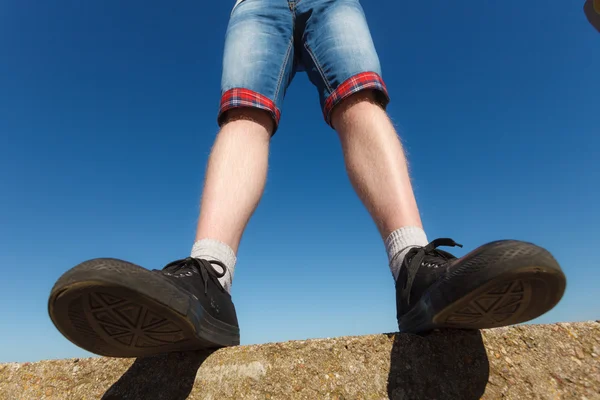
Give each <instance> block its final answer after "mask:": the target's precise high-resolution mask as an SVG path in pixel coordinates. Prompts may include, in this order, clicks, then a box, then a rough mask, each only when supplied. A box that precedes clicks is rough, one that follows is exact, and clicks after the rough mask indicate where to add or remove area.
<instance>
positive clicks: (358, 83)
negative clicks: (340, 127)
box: [323, 72, 390, 126]
mask: <svg viewBox="0 0 600 400" xmlns="http://www.w3.org/2000/svg"><path fill="white" fill-rule="evenodd" d="M366 89H374V90H375V91H376V92H377V93H378V95H377V100H378V102H379V103H380V105H381V106H382V107H383V108H384V109H385V107H386V106H387V104H388V103H389V102H390V97H389V94H388V91H387V87H386V86H385V83H384V82H383V79H382V78H381V76H379V74H377V73H376V72H361V73H360V74H356V75H354V76H351V77H350V78H348V79H346V80H345V81H344V82H342V84H340V85H339V86H338V87H337V89H335V90H334V91H333V92H332V93H331V94H330V95H329V97H328V98H327V100H326V101H325V106H324V107H323V117H324V118H325V122H327V124H329V126H331V112H332V110H333V109H334V108H335V106H336V105H338V104H339V103H341V102H342V101H343V100H344V99H346V98H347V97H349V96H351V95H353V94H354V93H358V92H360V91H362V90H366Z"/></svg>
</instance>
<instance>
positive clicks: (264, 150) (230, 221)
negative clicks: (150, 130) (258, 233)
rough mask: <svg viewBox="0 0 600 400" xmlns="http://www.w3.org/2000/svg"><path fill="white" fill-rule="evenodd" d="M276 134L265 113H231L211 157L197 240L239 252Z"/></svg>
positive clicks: (248, 111) (255, 204)
mask: <svg viewBox="0 0 600 400" xmlns="http://www.w3.org/2000/svg"><path fill="white" fill-rule="evenodd" d="M272 131H273V121H272V119H271V117H270V116H269V115H268V114H267V113H266V112H264V111H262V110H256V109H249V108H241V109H233V110H231V111H229V115H228V121H227V122H226V123H225V124H224V125H223V127H222V129H221V131H220V132H219V134H218V136H217V139H216V141H215V144H214V146H213V149H212V151H211V155H210V158H209V162H208V168H207V171H206V178H205V183H204V190H203V193H202V202H201V206H200V218H199V220H198V230H197V232H196V241H198V240H200V239H215V240H218V241H221V242H223V243H225V244H227V245H229V247H231V249H232V250H233V251H234V252H237V250H238V246H239V244H240V240H241V238H242V234H243V232H244V229H245V228H246V225H247V224H248V221H249V220H250V217H251V216H252V214H253V213H254V210H255V209H256V207H257V206H258V203H259V201H260V198H261V196H262V193H263V191H264V187H265V183H266V179H267V168H268V158H269V142H270V138H271V133H272Z"/></svg>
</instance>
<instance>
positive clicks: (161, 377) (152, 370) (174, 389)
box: [102, 351, 212, 400]
mask: <svg viewBox="0 0 600 400" xmlns="http://www.w3.org/2000/svg"><path fill="white" fill-rule="evenodd" d="M211 354H212V351H191V352H180V353H169V354H165V355H161V356H155V357H144V358H138V359H137V360H135V362H134V363H133V364H132V365H131V367H130V368H129V369H128V370H127V372H125V373H124V374H123V376H122V377H121V378H120V379H119V380H118V381H117V382H115V383H114V384H113V385H112V386H111V387H110V388H109V389H108V390H107V391H106V393H105V394H104V396H102V399H103V400H117V399H165V400H167V399H168V400H180V399H187V397H188V396H189V394H190V392H191V391H192V388H193V387H194V380H195V378H196V373H197V372H198V369H199V368H200V365H202V363H203V362H204V360H206V359H207V358H208V356H209V355H211Z"/></svg>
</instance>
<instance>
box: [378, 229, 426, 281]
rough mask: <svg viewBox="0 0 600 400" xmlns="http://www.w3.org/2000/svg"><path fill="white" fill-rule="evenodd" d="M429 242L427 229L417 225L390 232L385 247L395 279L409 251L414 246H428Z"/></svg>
mask: <svg viewBox="0 0 600 400" xmlns="http://www.w3.org/2000/svg"><path fill="white" fill-rule="evenodd" d="M427 243H428V242H427V235H426V234H425V231H424V230H423V229H422V228H420V227H417V226H405V227H402V228H400V229H396V230H395V231H393V232H392V233H390V235H389V236H388V237H387V238H386V240H385V248H386V251H387V254H388V260H389V266H390V270H391V272H392V275H393V277H394V281H396V280H397V279H398V275H399V273H400V268H401V267H402V264H403V262H404V257H406V254H407V253H408V251H409V250H410V249H411V248H413V247H417V246H419V247H420V246H426V245H427Z"/></svg>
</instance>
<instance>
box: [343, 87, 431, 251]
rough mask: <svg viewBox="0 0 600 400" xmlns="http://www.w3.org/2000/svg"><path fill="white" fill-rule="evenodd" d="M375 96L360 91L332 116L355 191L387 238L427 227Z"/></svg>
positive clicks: (393, 133)
mask: <svg viewBox="0 0 600 400" xmlns="http://www.w3.org/2000/svg"><path fill="white" fill-rule="evenodd" d="M374 99H375V98H374V95H373V93H372V92H370V91H365V92H359V93H357V94H355V95H353V96H351V97H349V98H348V99H346V100H345V101H344V102H343V103H341V104H340V105H339V106H338V107H336V109H335V110H334V111H333V114H332V124H333V126H334V127H335V129H336V131H337V132H338V135H339V137H340V141H341V144H342V149H343V151H344V159H345V163H346V170H347V171H348V175H349V178H350V181H351V182H352V185H353V186H354V189H355V190H356V192H357V194H358V196H359V197H360V199H361V200H362V202H363V203H364V205H365V206H366V208H367V210H368V211H369V213H370V214H371V216H372V218H373V220H374V221H375V224H376V225H377V228H378V229H379V233H380V234H381V236H382V238H383V239H384V240H385V238H386V237H387V236H388V235H389V234H390V233H391V232H393V231H394V230H396V229H398V228H400V227H404V226H415V227H419V228H422V224H421V218H420V216H419V210H418V208H417V202H416V200H415V196H414V193H413V190H412V185H411V182H410V178H409V175H408V166H407V163H406V158H405V156H404V151H403V149H402V145H401V143H400V140H399V139H398V135H397V133H396V130H395V129H394V126H393V125H392V122H391V121H390V119H389V118H388V116H387V114H386V112H385V111H384V110H383V109H382V108H381V107H380V106H379V105H377V104H376V103H375V101H374Z"/></svg>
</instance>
